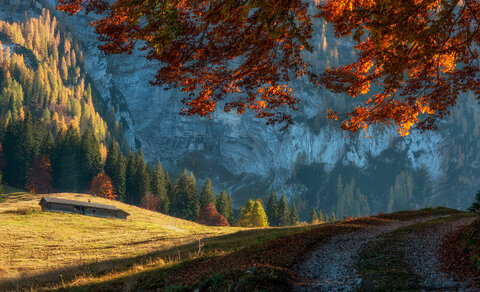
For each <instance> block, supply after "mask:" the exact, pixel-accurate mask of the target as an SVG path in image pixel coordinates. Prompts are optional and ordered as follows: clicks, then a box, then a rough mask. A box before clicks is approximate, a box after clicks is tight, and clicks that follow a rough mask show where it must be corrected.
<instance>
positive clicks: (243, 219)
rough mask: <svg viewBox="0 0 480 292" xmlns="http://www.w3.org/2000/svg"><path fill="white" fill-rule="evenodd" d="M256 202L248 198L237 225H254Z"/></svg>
mask: <svg viewBox="0 0 480 292" xmlns="http://www.w3.org/2000/svg"><path fill="white" fill-rule="evenodd" d="M254 204H255V203H254V202H253V201H252V200H248V202H247V203H246V204H245V206H243V208H242V209H240V214H239V215H238V221H237V226H240V227H253V224H252V220H251V219H252V211H253V205H254Z"/></svg>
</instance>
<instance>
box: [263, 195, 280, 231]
mask: <svg viewBox="0 0 480 292" xmlns="http://www.w3.org/2000/svg"><path fill="white" fill-rule="evenodd" d="M266 211H267V216H268V221H269V222H270V225H271V226H278V206H277V198H276V197H275V193H274V192H272V193H271V194H270V197H269V198H268V202H267V209H266Z"/></svg>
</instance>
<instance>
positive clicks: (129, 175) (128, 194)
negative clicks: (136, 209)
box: [125, 151, 138, 204]
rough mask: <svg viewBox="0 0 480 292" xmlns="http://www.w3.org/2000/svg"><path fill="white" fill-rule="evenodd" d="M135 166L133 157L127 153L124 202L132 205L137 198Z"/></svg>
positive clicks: (130, 153)
mask: <svg viewBox="0 0 480 292" xmlns="http://www.w3.org/2000/svg"><path fill="white" fill-rule="evenodd" d="M136 174H137V165H136V163H135V157H134V156H133V153H132V151H130V152H129V153H128V157H127V164H126V171H125V179H126V191H125V202H126V203H128V204H133V202H134V201H135V197H137V189H138V187H137V180H136Z"/></svg>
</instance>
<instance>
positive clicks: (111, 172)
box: [105, 140, 126, 202]
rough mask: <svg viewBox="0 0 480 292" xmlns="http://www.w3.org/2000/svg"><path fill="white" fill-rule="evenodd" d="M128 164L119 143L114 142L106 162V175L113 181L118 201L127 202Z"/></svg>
mask: <svg viewBox="0 0 480 292" xmlns="http://www.w3.org/2000/svg"><path fill="white" fill-rule="evenodd" d="M125 171H126V162H125V157H124V156H123V154H122V152H121V151H118V146H117V142H115V140H112V143H111V144H110V146H109V147H108V152H107V158H106V161H105V173H106V174H107V175H108V176H109V177H110V178H111V179H112V183H113V186H114V188H115V192H116V194H117V200H119V201H121V202H123V201H125V187H126V179H125Z"/></svg>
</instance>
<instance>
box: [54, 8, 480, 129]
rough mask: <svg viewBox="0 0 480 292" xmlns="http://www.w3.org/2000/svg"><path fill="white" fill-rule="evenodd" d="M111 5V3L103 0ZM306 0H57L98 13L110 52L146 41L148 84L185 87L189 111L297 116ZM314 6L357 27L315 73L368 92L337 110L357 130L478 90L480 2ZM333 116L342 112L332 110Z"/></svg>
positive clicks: (273, 119) (342, 27)
mask: <svg viewBox="0 0 480 292" xmlns="http://www.w3.org/2000/svg"><path fill="white" fill-rule="evenodd" d="M110 3H111V4H110ZM310 3H311V2H310V1H307V0H279V1H266V0H264V1H250V0H236V1H232V0H219V1H207V0H183V1H160V2H159V1H154V0H144V1H132V0H117V1H114V2H113V3H112V1H105V0H59V6H58V8H59V9H60V10H63V11H66V12H68V13H70V14H74V13H76V12H78V11H79V10H80V9H81V8H82V6H84V7H85V8H86V12H87V13H89V12H93V13H96V14H99V15H100V19H99V20H97V21H95V22H94V23H93V26H94V27H95V29H96V32H97V34H98V35H99V38H100V40H101V41H103V44H102V45H101V46H100V48H101V49H102V50H103V51H104V52H105V53H107V54H119V53H131V52H132V50H133V48H134V46H135V43H136V42H139V43H144V44H145V46H144V47H143V50H146V51H147V52H148V53H147V58H148V59H149V60H157V61H160V63H161V64H163V65H162V67H161V68H160V69H159V70H158V71H157V74H156V76H155V80H154V81H153V82H151V83H152V84H154V85H166V86H170V87H180V88H181V89H182V91H184V92H187V93H189V95H188V96H187V97H185V98H184V99H183V102H184V104H185V105H186V108H184V109H183V110H182V113H183V114H185V115H199V116H211V114H212V113H213V111H214V110H215V108H216V106H217V105H218V104H222V105H223V106H224V110H225V111H227V112H228V111H231V110H235V111H236V112H237V113H239V114H243V113H244V112H245V111H246V110H251V111H253V112H255V113H256V116H257V117H259V118H266V119H267V120H268V121H267V124H276V123H285V124H286V126H288V124H290V123H292V117H291V115H290V114H289V112H290V111H291V110H295V109H297V103H298V102H299V100H298V99H297V98H296V97H295V96H294V95H293V94H292V92H291V87H290V86H289V82H290V81H291V78H292V77H293V78H296V77H300V76H304V75H307V76H308V77H310V79H311V80H312V82H313V83H314V84H315V85H318V84H319V81H318V78H316V76H315V75H314V74H312V73H311V72H310V71H309V69H308V68H309V67H308V65H307V64H306V63H305V62H304V61H303V59H302V56H301V52H302V50H304V49H306V50H309V51H311V50H312V48H311V46H310V45H309V40H310V39H311V37H312V23H311V17H312V15H311V14H310V12H309V11H308V9H307V7H308V5H310ZM316 3H320V4H319V5H318V8H319V9H318V13H317V14H316V15H314V17H322V18H324V19H325V20H326V21H328V22H330V23H332V24H333V26H334V28H335V33H336V35H337V36H338V37H346V36H353V40H354V41H355V43H356V45H355V49H356V50H357V51H358V54H357V56H358V59H357V61H356V62H354V63H352V64H348V65H344V66H341V67H339V68H329V69H327V70H326V71H325V72H324V73H323V74H322V76H321V77H320V81H321V82H322V83H323V85H324V86H325V87H326V88H327V89H330V90H331V91H333V92H336V93H347V94H349V95H350V96H352V97H356V96H358V95H367V94H368V95H369V97H368V98H366V100H365V101H364V102H363V104H361V105H360V106H358V107H356V108H354V109H353V110H351V111H350V112H347V113H345V114H343V115H341V117H342V118H341V120H342V121H343V122H342V127H343V128H344V129H346V130H349V131H353V132H356V131H358V130H366V129H367V128H368V127H369V126H370V125H382V124H383V125H390V124H391V123H394V124H395V125H396V127H397V131H398V132H399V133H400V134H402V135H408V134H409V132H410V129H411V128H412V127H413V126H415V125H417V124H418V126H419V127H420V128H422V129H434V128H435V122H436V121H437V120H438V119H442V118H444V116H445V115H447V114H449V108H450V107H451V106H454V105H455V104H456V101H457V98H458V96H459V94H460V93H462V92H467V91H470V90H472V91H474V92H475V93H476V94H477V95H480V79H479V76H478V73H479V70H480V69H479V66H478V65H477V63H476V62H473V61H475V60H477V59H478V56H479V54H478V47H479V46H478V44H479V42H480V33H479V29H480V24H479V19H480V3H479V2H478V1H474V0H464V1H458V0H445V1H441V0H422V1H420V0H413V1H405V0H390V1H378V0H325V1H316ZM328 116H329V117H330V118H333V119H337V118H339V115H338V114H336V113H333V112H329V114H328Z"/></svg>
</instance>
